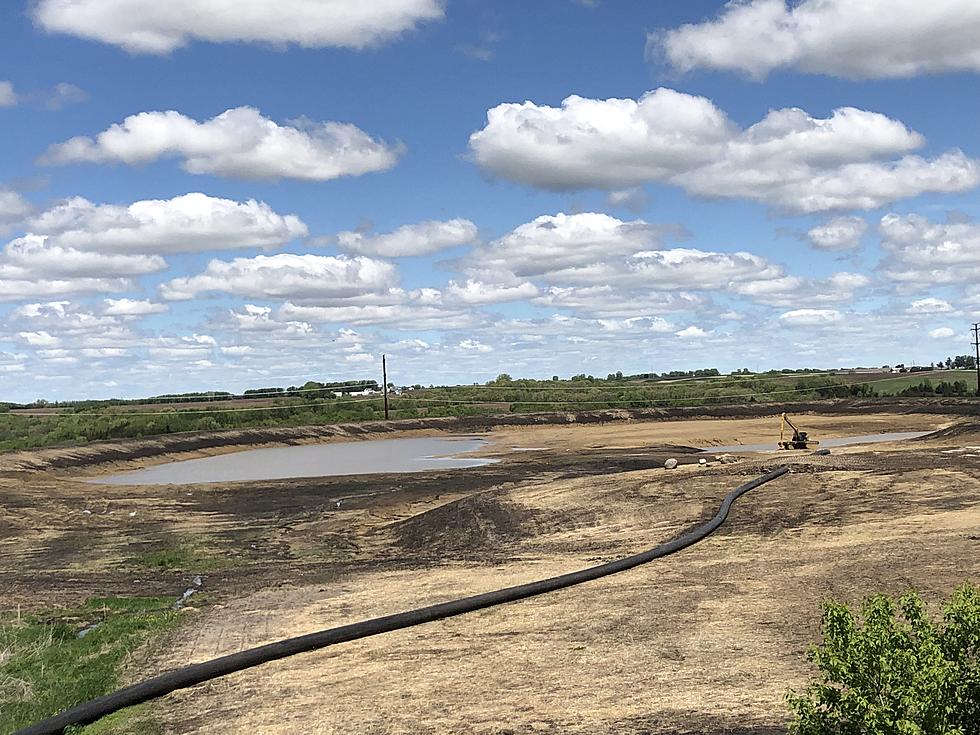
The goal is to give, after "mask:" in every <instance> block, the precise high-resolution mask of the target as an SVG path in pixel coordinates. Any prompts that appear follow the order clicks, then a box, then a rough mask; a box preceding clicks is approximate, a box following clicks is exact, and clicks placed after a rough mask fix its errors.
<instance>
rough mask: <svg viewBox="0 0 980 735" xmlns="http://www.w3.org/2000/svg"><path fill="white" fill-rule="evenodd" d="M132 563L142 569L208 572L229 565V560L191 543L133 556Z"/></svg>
mask: <svg viewBox="0 0 980 735" xmlns="http://www.w3.org/2000/svg"><path fill="white" fill-rule="evenodd" d="M133 561H134V562H135V563H136V564H139V565H140V566H143V567H152V568H155V569H166V570H172V571H179V572H210V571H213V570H215V569H222V568H224V567H227V566H228V565H229V564H230V560H229V559H226V558H224V557H220V556H217V555H216V554H215V553H214V552H213V551H209V550H207V549H203V548H201V547H200V546H199V545H197V544H196V543H191V542H182V543H180V544H178V545H176V546H171V547H168V548H164V549H155V550H153V551H147V552H144V553H142V554H138V555H137V556H135V557H134V558H133Z"/></svg>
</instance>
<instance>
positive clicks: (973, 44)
mask: <svg viewBox="0 0 980 735" xmlns="http://www.w3.org/2000/svg"><path fill="white" fill-rule="evenodd" d="M978 48H980V6H978V5H977V3H976V2H974V1H973V0H942V1H941V2H935V3H931V4H929V5H923V3H922V2H920V0H863V1H862V2H854V1H853V0H800V1H799V2H794V3H793V4H792V5H790V4H788V3H787V2H785V0H741V1H734V0H733V1H730V2H728V3H726V5H725V6H724V7H723V9H722V11H721V12H720V13H719V15H718V16H717V17H716V18H714V19H712V20H708V21H705V22H702V23H693V24H686V25H683V26H681V27H679V28H675V29H672V30H666V31H660V32H657V33H653V34H650V36H649V37H648V52H654V53H656V54H659V55H662V56H663V57H664V58H665V60H666V61H667V63H669V64H670V65H671V66H672V67H673V68H674V69H675V70H677V71H680V72H689V71H692V70H695V69H708V70H718V71H733V72H737V73H741V74H744V75H746V76H748V77H751V78H753V79H756V80H761V79H764V78H765V77H766V75H767V74H769V73H770V72H772V71H774V70H778V69H792V70H794V71H798V72H807V73H812V74H827V75H831V76H838V77H844V78H847V79H892V78H901V77H912V76H916V75H919V74H934V73H939V72H950V71H953V72H955V71H966V72H978V71H980V53H978Z"/></svg>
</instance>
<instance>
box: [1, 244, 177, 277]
mask: <svg viewBox="0 0 980 735" xmlns="http://www.w3.org/2000/svg"><path fill="white" fill-rule="evenodd" d="M166 267H167V263H166V261H164V259H163V258H161V257H160V256H159V255H122V254H118V253H101V252H96V251H85V250H78V249H75V248H70V247H63V246H60V245H57V244H55V243H54V242H53V241H52V240H51V239H50V238H47V237H45V236H43V235H25V236H24V237H19V238H17V239H16V240H12V241H11V242H9V243H7V245H6V246H5V247H4V249H3V252H2V254H0V273H3V272H4V269H6V272H7V273H8V274H13V273H17V272H20V273H22V274H23V276H24V277H25V278H32V279H33V278H42V279H43V278H49V279H50V278H54V279H57V278H127V277H131V276H142V275H146V274H148V273H156V272H159V271H162V270H163V269H164V268H166Z"/></svg>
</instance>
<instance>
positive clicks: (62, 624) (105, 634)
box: [0, 597, 177, 735]
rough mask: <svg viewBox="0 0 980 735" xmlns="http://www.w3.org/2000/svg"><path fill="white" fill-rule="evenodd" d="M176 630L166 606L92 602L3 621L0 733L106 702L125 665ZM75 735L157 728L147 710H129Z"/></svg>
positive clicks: (154, 601)
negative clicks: (151, 642)
mask: <svg viewBox="0 0 980 735" xmlns="http://www.w3.org/2000/svg"><path fill="white" fill-rule="evenodd" d="M176 623H177V613H175V612H174V611H173V599H172V598H119V597H114V598H94V599H91V600H89V601H87V602H86V603H85V604H84V605H82V606H80V607H77V608H72V609H64V610H58V611H55V612H50V613H47V614H44V613H34V614H31V615H28V616H21V615H19V614H17V613H6V614H4V616H3V617H0V732H12V731H14V730H16V729H18V728H21V727H26V726H27V725H30V724H31V723H33V722H35V721H37V720H40V719H43V718H45V717H49V716H51V715H53V714H57V713H58V712H60V711H61V710H63V709H66V708H68V707H72V706H74V705H76V704H79V703H81V702H84V701H86V700H89V699H93V698H95V697H99V696H102V695H103V694H108V693H109V692H110V691H112V690H114V689H116V688H117V687H118V686H119V685H120V684H121V681H120V667H121V666H122V665H123V663H124V661H125V659H126V657H127V656H128V655H129V654H130V653H131V652H132V651H134V650H135V649H136V648H138V647H140V646H141V645H143V643H145V642H146V641H147V640H148V639H150V638H151V637H154V636H157V635H159V634H161V633H164V632H165V631H167V630H169V629H170V628H172V627H173V626H174V625H176ZM82 631H86V632H85V633H84V634H81V633H82ZM75 732H77V733H84V735H97V734H102V733H110V732H111V733H114V734H115V735H128V734H129V733H132V734H133V735H136V733H141V734H144V733H145V734H148V735H152V734H153V733H154V732H159V728H158V727H157V726H156V724H155V723H154V722H153V720H152V717H151V716H150V714H149V711H148V709H145V708H140V707H135V708H131V709H128V710H125V711H123V712H120V713H118V714H117V715H115V716H113V717H109V718H106V719H104V720H102V721H101V722H98V723H96V724H95V725H92V726H89V727H86V728H82V729H80V730H76V731H75Z"/></svg>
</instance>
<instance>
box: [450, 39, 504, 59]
mask: <svg viewBox="0 0 980 735" xmlns="http://www.w3.org/2000/svg"><path fill="white" fill-rule="evenodd" d="M456 50H457V51H458V52H459V53H461V54H462V55H463V56H465V57H466V58H468V59H473V60H474V61H493V57H494V55H495V54H494V52H493V49H492V48H490V47H488V46H478V45H476V44H471V43H463V44H460V45H459V46H457V47H456Z"/></svg>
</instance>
